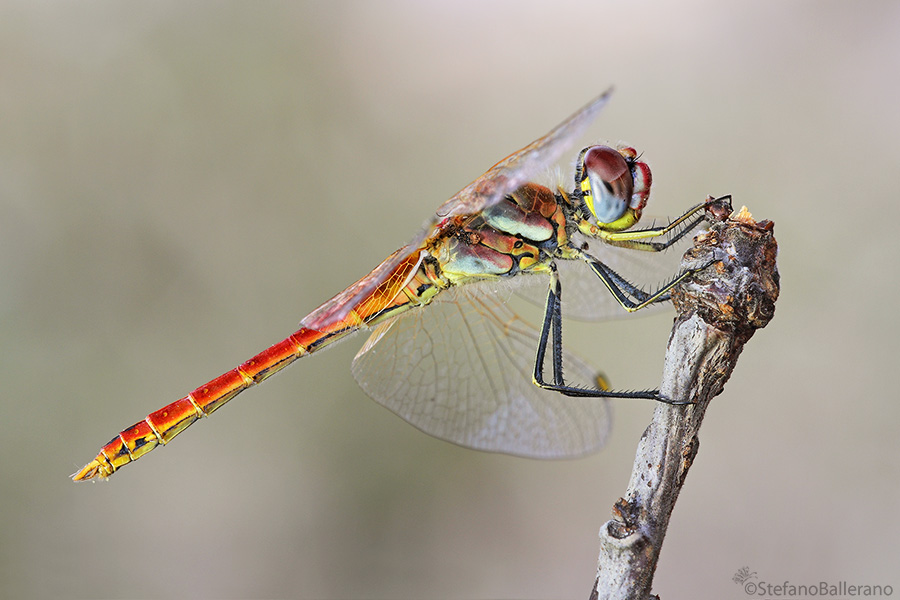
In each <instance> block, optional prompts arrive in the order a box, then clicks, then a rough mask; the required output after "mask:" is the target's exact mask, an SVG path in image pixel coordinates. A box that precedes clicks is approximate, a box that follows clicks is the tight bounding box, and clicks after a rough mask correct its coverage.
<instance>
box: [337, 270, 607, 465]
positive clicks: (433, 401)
mask: <svg viewBox="0 0 900 600" xmlns="http://www.w3.org/2000/svg"><path fill="white" fill-rule="evenodd" d="M545 285H546V282H545ZM503 299H504V298H503V295H502V294H498V293H497V292H496V291H495V290H493V289H491V288H481V287H475V288H474V289H472V290H466V289H462V290H457V289H454V290H448V291H446V292H443V293H442V294H441V295H440V296H438V298H436V299H435V301H433V302H432V303H431V304H430V305H429V306H427V307H425V308H424V309H423V310H413V311H410V312H408V313H406V314H404V315H401V316H399V317H397V318H396V319H394V320H393V321H389V322H386V323H384V324H382V325H381V326H379V327H378V328H376V329H375V331H374V332H373V333H372V335H371V337H370V338H369V339H368V341H367V342H366V344H365V345H364V346H363V348H362V349H361V350H360V351H359V353H358V354H357V355H356V358H355V359H354V361H353V368H352V370H353V376H354V377H355V378H356V380H357V382H359V385H360V386H361V387H362V388H363V390H365V392H366V393H367V394H369V396H371V397H372V398H374V399H375V400H376V401H377V402H378V403H380V404H382V405H383V406H385V407H386V408H388V409H390V410H391V411H393V412H394V413H396V414H397V415H399V416H400V417H402V418H404V419H405V420H406V421H408V422H409V423H410V424H412V425H414V426H415V427H417V428H419V429H421V430H422V431H424V432H426V433H428V434H430V435H433V436H435V437H437V438H441V439H443V440H447V441H450V442H454V443H456V444H460V445H461V446H466V447H469V448H475V449H478V450H486V451H491V452H504V453H507V454H514V455H518V456H526V457H533V458H565V457H574V456H580V455H584V454H588V453H590V452H594V451H596V450H598V449H600V447H601V446H603V444H604V442H605V441H606V437H607V434H608V432H609V425H610V414H609V406H608V403H607V401H606V400H604V399H601V398H570V397H567V396H563V395H561V394H557V393H554V392H548V391H546V390H542V389H540V388H538V387H537V386H535V385H534V384H533V383H532V370H533V365H534V357H535V352H536V349H537V344H538V338H539V332H538V330H537V329H535V328H534V327H532V326H531V325H529V324H528V323H526V322H524V321H523V320H522V319H521V318H520V317H519V316H517V315H516V314H515V313H513V312H512V311H511V310H510V309H509V308H507V307H506V306H505V305H504V304H503V303H502V301H503ZM564 360H565V363H564V364H565V365H566V378H567V379H570V380H572V381H573V382H576V383H580V384H581V385H587V384H588V383H589V382H590V381H592V380H593V379H594V377H595V376H596V371H595V370H593V369H591V368H590V367H589V366H588V365H587V364H585V363H584V362H583V361H581V360H580V359H578V358H576V357H575V356H573V355H571V354H568V353H567V354H566V356H565V359H564Z"/></svg>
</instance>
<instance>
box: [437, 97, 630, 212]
mask: <svg viewBox="0 0 900 600" xmlns="http://www.w3.org/2000/svg"><path fill="white" fill-rule="evenodd" d="M610 95H612V89H611V88H610V89H608V90H607V91H605V92H604V93H603V94H601V95H600V96H597V97H596V98H595V99H594V100H592V101H591V102H589V103H588V104H586V105H585V106H584V107H583V108H582V109H581V110H579V111H578V112H576V113H575V114H573V115H572V116H571V117H569V118H568V119H566V120H565V121H563V122H562V123H560V124H559V125H557V126H556V127H555V128H554V129H553V130H551V131H550V133H548V134H547V135H545V136H544V137H542V138H540V139H537V140H535V141H533V142H532V143H530V144H528V145H527V146H525V147H524V148H522V149H521V150H519V151H518V152H514V153H512V154H510V155H509V156H507V157H506V158H504V159H503V160H501V161H500V162H498V163H497V164H496V165H494V166H493V167H491V168H490V169H488V171H487V172H486V173H485V174H484V175H482V176H481V177H479V178H478V179H476V180H475V181H473V182H472V183H470V184H469V185H467V186H466V187H464V188H463V189H461V190H460V191H459V192H458V193H457V194H456V195H455V196H453V197H452V198H450V199H449V200H447V201H446V202H444V204H442V205H441V207H440V208H438V210H437V215H436V216H437V218H439V219H443V218H446V217H452V216H456V215H469V214H474V213H477V212H480V211H482V210H484V209H485V208H487V207H488V206H491V205H493V204H496V203H497V202H499V201H500V200H501V199H502V198H504V197H505V196H507V195H509V194H511V193H513V192H514V191H516V190H517V189H519V188H520V187H522V186H523V185H524V184H526V183H528V182H529V181H531V179H532V178H534V177H535V176H537V175H539V174H541V173H542V172H543V171H544V170H546V169H548V168H549V167H551V166H553V165H554V164H556V162H557V161H558V160H559V159H560V158H561V157H562V155H563V152H565V151H566V149H567V148H568V147H569V146H571V145H572V142H573V141H575V139H576V138H577V137H578V136H580V135H581V134H582V133H584V131H585V129H587V126H588V125H590V123H591V121H593V120H594V118H595V117H596V116H597V113H599V112H600V110H601V109H602V108H603V107H604V106H605V105H606V103H607V101H608V100H609V97H610Z"/></svg>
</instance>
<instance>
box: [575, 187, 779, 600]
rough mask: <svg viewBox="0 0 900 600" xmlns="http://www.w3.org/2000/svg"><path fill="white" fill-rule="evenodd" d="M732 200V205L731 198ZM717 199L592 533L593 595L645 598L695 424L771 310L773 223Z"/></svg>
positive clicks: (694, 446)
mask: <svg viewBox="0 0 900 600" xmlns="http://www.w3.org/2000/svg"><path fill="white" fill-rule="evenodd" d="M729 206H730V205H729ZM729 212H730V210H727V209H726V208H725V204H724V203H723V204H721V205H719V206H718V207H717V206H716V205H712V207H711V209H710V210H709V211H708V215H709V220H710V221H712V222H713V224H712V226H711V227H710V229H709V230H708V232H705V233H702V234H700V235H698V236H697V237H696V238H695V240H694V247H693V248H691V249H690V250H688V252H687V253H686V254H685V257H684V261H683V263H682V266H683V267H684V268H686V269H696V268H699V267H703V266H704V265H707V267H706V268H705V269H703V270H702V271H700V272H698V273H697V274H695V275H694V276H693V277H691V278H690V279H688V280H686V281H685V282H684V283H683V284H681V285H680V286H679V287H678V288H677V289H676V290H675V291H674V292H673V294H672V296H673V298H672V299H673V302H674V304H675V308H676V310H677V311H678V316H677V318H676V320H675V325H674V327H673V329H672V335H671V337H670V338H669V344H668V347H667V350H666V362H665V367H664V370H663V381H662V385H661V387H660V392H661V393H662V394H663V395H664V396H666V397H667V398H670V399H672V400H675V401H679V402H689V403H690V404H687V405H682V406H677V405H669V404H663V403H660V404H658V405H657V408H656V412H655V413H654V415H653V421H652V422H651V423H650V426H649V427H647V429H646V431H645V432H644V435H643V436H642V438H641V441H640V444H639V445H638V449H637V455H636V457H635V461H634V467H633V470H632V473H631V481H630V482H629V484H628V490H627V491H626V493H625V496H624V497H623V498H620V499H619V501H618V502H616V504H615V506H613V518H612V519H611V520H610V521H608V522H607V523H606V524H604V526H603V528H602V529H601V531H600V558H599V561H598V565H597V579H596V581H595V583H594V588H593V591H592V594H591V598H592V599H594V598H634V599H641V600H644V599H647V598H650V592H651V586H652V584H653V573H654V572H655V570H656V563H657V560H658V559H659V553H660V549H661V547H662V542H663V538H664V537H665V534H666V527H667V526H668V523H669V517H670V516H671V514H672V509H673V508H674V506H675V501H676V499H677V498H678V493H679V492H680V491H681V486H682V485H684V480H685V477H686V476H687V472H688V469H689V468H690V466H691V463H692V462H693V460H694V457H695V456H696V454H697V451H698V449H699V447H700V442H699V439H698V437H697V432H698V430H699V429H700V424H701V422H702V421H703V415H704V414H705V413H706V408H707V406H708V405H709V402H710V400H711V399H712V398H713V397H714V396H716V395H718V394H719V393H720V392H721V391H722V388H723V386H724V385H725V382H726V381H727V380H728V378H729V376H730V375H731V371H732V370H733V369H734V366H735V364H736V363H737V359H738V356H739V355H740V353H741V349H742V348H743V346H744V344H745V343H746V342H747V340H749V339H750V337H751V336H752V335H753V332H754V331H755V330H756V329H759V328H761V327H765V326H766V324H767V323H768V322H769V320H771V318H772V316H773V315H774V312H775V300H776V299H777V298H778V289H779V279H778V270H777V268H776V264H775V259H776V255H777V248H778V247H777V244H776V242H775V238H774V235H773V224H772V223H771V222H769V221H762V222H759V223H757V222H755V221H754V220H753V218H752V217H751V216H750V215H749V213H747V212H746V209H742V211H741V213H740V214H738V215H733V216H728V213H729Z"/></svg>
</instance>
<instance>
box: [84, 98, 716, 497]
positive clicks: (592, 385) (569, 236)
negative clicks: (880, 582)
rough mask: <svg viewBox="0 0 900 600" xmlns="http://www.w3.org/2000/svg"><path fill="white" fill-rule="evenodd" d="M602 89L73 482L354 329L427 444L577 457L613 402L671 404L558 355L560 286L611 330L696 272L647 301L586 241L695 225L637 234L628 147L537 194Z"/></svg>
mask: <svg viewBox="0 0 900 600" xmlns="http://www.w3.org/2000/svg"><path fill="white" fill-rule="evenodd" d="M611 92H612V90H611V89H610V90H607V91H606V92H605V93H603V94H601V95H600V96H598V97H597V98H595V99H594V100H592V101H591V102H589V103H588V104H587V105H585V106H584V107H583V108H581V109H580V110H578V111H577V112H576V113H575V114H573V115H572V116H570V117H569V118H568V119H566V120H565V121H563V122H562V123H561V124H559V125H558V126H557V127H555V128H554V129H552V130H551V131H550V132H549V133H548V134H546V135H545V136H543V137H541V138H539V139H538V140H536V141H534V142H532V143H531V144H529V145H527V146H525V147H524V148H522V149H521V150H519V151H517V152H514V153H513V154H511V155H509V156H508V157H507V158H505V159H503V160H501V161H500V162H498V163H497V164H495V165H494V166H493V167H491V168H490V169H489V170H488V171H487V172H486V173H485V174H484V175H482V176H481V177H479V178H478V179H476V180H475V181H473V182H472V183H470V184H469V185H467V186H466V187H464V188H463V189H462V190H460V191H459V192H458V193H457V194H456V195H454V196H453V197H452V198H450V199H449V200H447V201H446V202H444V203H443V204H442V205H441V206H440V207H439V208H438V209H437V212H436V213H435V214H434V215H433V216H432V217H431V218H430V219H429V220H428V221H427V222H426V223H425V225H424V226H423V228H422V229H421V230H420V231H419V232H418V234H417V235H416V236H415V237H414V238H413V239H412V240H411V241H410V242H409V243H408V244H406V245H404V246H403V247H402V248H400V249H399V250H397V251H396V252H394V253H393V254H391V255H390V256H389V257H388V258H387V259H385V260H384V261H383V262H382V263H381V264H379V265H378V266H377V267H375V269H374V270H372V271H371V272H370V273H369V274H367V275H366V276H364V277H363V278H362V279H360V280H359V281H357V282H356V283H354V284H352V285H351V286H349V287H348V288H347V289H345V290H344V291H342V292H340V293H339V294H337V295H336V296H334V297H333V298H332V299H330V300H328V301H327V302H325V303H324V304H322V305H321V306H319V307H318V308H316V309H315V310H313V311H312V312H311V313H310V314H309V315H307V316H306V317H305V318H304V319H303V320H302V321H301V322H300V328H299V329H298V330H297V331H295V332H294V333H292V334H291V335H289V336H288V337H287V338H285V339H284V340H282V341H280V342H278V343H276V344H275V345H273V346H271V347H269V348H267V349H266V350H263V351H262V352H260V353H259V354H257V355H256V356H253V357H252V358H250V359H249V360H247V361H245V362H243V363H241V364H240V365H238V366H237V367H235V368H233V369H231V370H230V371H228V372H226V373H224V374H223V375H221V376H219V377H216V378H215V379H213V380H211V381H209V382H207V383H205V384H203V385H201V386H200V387H198V388H197V389H195V390H194V391H192V392H191V393H189V394H188V395H187V396H184V397H183V398H180V399H179V400H176V401H175V402H172V403H171V404H169V405H168V406H165V407H163V408H161V409H159V410H157V411H155V412H152V413H150V414H149V415H147V416H146V417H145V418H144V419H142V420H141V421H138V422H137V423H136V424H134V425H132V426H131V427H128V428H126V429H124V430H122V431H121V432H120V433H119V434H118V435H116V436H115V437H114V438H113V439H112V440H111V441H110V442H109V443H108V444H106V445H105V446H103V448H102V449H101V450H100V452H99V453H98V454H97V456H96V457H95V458H94V459H93V460H91V461H90V462H89V463H88V464H86V465H85V466H84V468H82V469H81V470H79V471H78V472H77V473H75V474H73V475H72V476H71V477H72V479H73V480H75V481H81V480H87V479H92V478H108V477H109V476H110V475H112V474H113V473H115V472H116V471H118V470H119V469H120V468H122V467H123V466H125V465H127V464H129V463H131V462H134V461H135V460H137V459H138V458H140V457H142V456H144V455H145V454H147V453H148V452H150V451H151V450H153V449H154V448H156V447H158V446H160V445H165V444H167V443H168V442H170V441H171V440H172V439H173V438H174V437H175V436H177V435H178V434H179V433H181V432H182V431H184V430H185V429H186V428H187V427H189V426H190V425H192V424H193V423H195V422H196V421H197V420H199V419H201V418H203V417H207V416H209V415H210V414H212V413H213V412H214V411H215V410H217V409H219V408H220V407H221V406H223V405H224V404H225V403H226V402H228V401H229V400H231V399H232V398H234V397H235V396H237V395H238V394H240V393H241V392H243V391H244V390H246V389H248V388H250V387H252V386H254V385H256V384H258V383H260V382H262V381H263V380H264V379H266V378H268V377H270V376H271V375H273V374H275V373H277V372H278V371H281V370H282V369H284V368H285V367H287V366H288V365H289V364H291V363H293V362H294V361H296V360H297V359H299V358H302V357H304V356H307V355H309V354H314V353H315V352H318V351H319V350H322V349H323V348H326V347H328V346H330V345H331V344H333V343H335V342H336V341H338V340H341V339H343V338H346V337H347V336H349V335H351V334H354V333H357V332H359V331H361V330H369V331H371V334H370V336H369V338H368V340H367V341H366V342H365V343H364V345H363V347H362V349H361V350H360V351H359V353H358V354H357V355H356V357H355V358H354V360H353V364H352V372H353V375H354V377H355V378H356V380H357V382H358V383H359V385H360V386H361V387H362V389H363V390H364V391H365V392H366V393H367V394H368V395H369V396H371V397H372V398H373V399H374V400H376V401H377V402H378V403H380V404H382V405H383V406H385V407H386V408H388V409H390V410H391V411H393V412H394V413H396V414H397V415H399V416H400V417H402V418H403V419H405V420H406V421H408V422H409V423H410V424H412V425H413V426H415V427H417V428H418V429H420V430H422V431H424V432H425V433H428V434H430V435H432V436H435V437H437V438H440V439H443V440H447V441H450V442H453V443H456V444H458V445H461V446H465V447H469V448H474V449H478V450H485V451H492V452H501V453H507V454H512V455H517V456H524V457H533V458H566V457H576V456H582V455H585V454H589V453H591V452H594V451H596V450H598V449H599V448H600V447H601V446H602V445H603V443H604V442H605V439H606V436H607V432H608V428H609V408H608V399H610V398H645V399H650V400H658V401H662V402H670V403H676V402H675V401H674V400H672V399H668V398H665V397H663V396H661V395H660V393H659V392H658V391H656V390H648V391H615V390H613V389H611V387H610V386H609V384H608V383H607V381H606V379H605V378H604V377H603V376H602V375H599V374H598V372H597V371H596V370H594V369H592V368H591V367H590V366H589V365H588V364H587V363H586V362H585V361H583V360H581V359H580V358H578V357H576V356H575V355H574V354H572V353H571V352H569V351H567V350H566V349H564V347H563V344H562V307H563V302H562V291H563V281H564V280H565V281H566V289H567V290H569V289H572V290H575V292H576V293H575V294H574V295H573V298H574V300H573V301H572V302H568V303H567V304H566V310H567V316H570V314H569V311H570V309H571V310H572V315H574V316H581V317H586V318H596V317H598V316H599V317H604V318H605V317H606V316H608V315H604V314H601V313H602V312H603V310H602V306H604V305H608V304H609V302H605V301H603V300H602V299H601V295H600V294H599V293H598V292H603V294H608V295H606V298H612V299H613V301H614V302H612V304H614V305H615V307H616V309H617V311H618V312H619V313H621V314H627V313H629V312H634V311H637V310H641V309H644V308H646V307H648V306H651V305H655V304H659V303H661V302H665V301H666V300H668V299H669V297H670V291H671V290H672V288H673V286H675V285H676V284H677V283H679V282H680V281H682V280H683V279H685V278H686V277H688V276H689V275H691V274H692V273H693V272H694V271H684V272H681V273H679V274H677V275H675V276H674V277H671V279H669V280H668V281H667V282H665V283H664V284H662V285H660V286H659V287H658V288H656V290H655V291H652V292H650V291H646V290H645V289H644V288H642V287H639V286H637V285H634V284H632V283H631V282H630V281H629V280H628V279H626V277H624V276H623V275H620V273H619V271H618V270H617V269H615V268H613V266H614V263H612V262H610V261H609V259H607V260H605V261H604V260H601V259H600V258H598V257H596V256H595V255H594V254H593V253H592V252H591V246H590V245H589V243H594V242H597V243H598V244H599V246H598V248H599V249H600V250H604V252H605V251H606V250H607V249H610V250H611V249H613V248H615V252H619V253H621V252H629V251H635V252H638V253H646V252H661V251H663V250H665V249H666V248H668V247H669V246H671V245H672V244H674V243H675V242H677V241H678V240H679V239H681V238H683V237H684V236H685V235H686V234H687V233H688V232H690V231H691V230H693V229H694V228H695V227H697V226H698V225H699V224H700V222H701V221H703V219H704V208H705V207H707V205H708V202H709V201H707V203H700V204H697V205H695V206H693V207H691V208H690V209H689V210H687V211H686V212H685V213H684V214H682V215H681V216H680V217H678V218H677V219H674V220H671V221H669V222H668V223H667V224H666V225H664V226H652V227H647V228H642V229H639V228H635V226H636V225H637V224H638V222H639V221H640V219H641V215H642V211H643V209H644V207H645V205H646V204H647V200H648V198H649V194H650V185H651V181H652V177H651V173H650V168H649V166H648V165H647V163H646V162H644V161H643V160H641V157H640V155H639V154H638V153H637V151H636V150H635V149H634V148H632V147H630V146H624V145H620V146H618V147H615V148H614V147H611V146H605V145H593V146H589V147H587V148H584V149H583V150H582V151H581V152H580V154H579V155H578V159H577V161H576V165H575V181H574V186H573V187H572V188H571V189H567V188H565V187H564V186H562V185H560V186H558V188H557V189H555V190H554V189H550V188H549V187H546V186H544V185H541V184H537V183H534V182H533V181H532V180H533V179H534V178H535V177H536V176H538V175H540V174H541V173H542V172H546V171H547V170H548V168H550V167H551V166H553V165H554V164H556V163H557V161H559V160H560V159H561V157H562V155H563V153H564V152H565V151H566V150H567V148H568V147H569V146H570V145H571V144H572V143H573V141H574V140H575V138H577V137H579V136H580V135H582V134H583V133H584V132H585V130H586V128H587V127H588V125H589V124H590V123H591V122H592V121H593V120H594V118H595V117H596V116H597V114H598V113H599V112H600V110H601V109H602V108H603V107H604V106H605V105H606V104H607V101H608V100H609V98H610V95H611ZM573 266H577V267H578V269H577V270H576V269H573V268H570V267H573ZM573 273H574V275H573ZM587 280H590V281H592V282H599V283H600V284H601V285H599V286H594V287H592V286H591V285H586V284H585V282H586V281H587ZM517 282H519V283H526V284H528V285H525V286H523V288H525V289H537V290H538V292H537V294H538V296H539V297H540V300H541V301H542V303H543V304H544V311H543V323H542V326H541V327H540V329H538V328H537V327H535V326H533V325H531V324H530V323H529V322H528V321H527V320H526V319H523V318H522V317H520V316H519V315H518V314H517V312H515V311H514V310H513V309H511V308H510V307H509V303H508V302H507V300H508V298H509V293H510V291H509V290H511V289H515V286H514V285H513V284H515V283H517ZM535 286H536V287H535ZM604 288H605V289H604ZM579 290H581V291H579ZM585 290H587V291H585ZM567 297H568V296H567ZM623 309H624V310H623ZM564 369H565V370H564ZM564 372H565V374H566V376H564ZM573 375H574V377H575V379H577V380H578V381H577V382H574V381H573V380H572V376H573ZM585 382H586V383H585Z"/></svg>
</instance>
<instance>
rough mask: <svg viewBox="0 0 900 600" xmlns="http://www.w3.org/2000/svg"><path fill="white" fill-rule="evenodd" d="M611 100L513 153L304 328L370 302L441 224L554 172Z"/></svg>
mask: <svg viewBox="0 0 900 600" xmlns="http://www.w3.org/2000/svg"><path fill="white" fill-rule="evenodd" d="M611 95H612V89H611V88H610V89H608V90H606V91H605V92H604V93H603V94H601V95H600V96H598V97H596V98H594V99H593V100H592V101H590V102H589V103H587V104H586V105H585V106H583V107H582V108H581V109H580V110H579V111H578V112H576V113H575V114H573V115H572V116H570V117H569V118H568V119H566V120H565V121H563V122H562V123H560V124H559V125H557V126H556V127H555V128H553V129H552V130H551V131H550V132H549V133H548V134H547V135H545V136H543V137H541V138H539V139H537V140H535V141H533V142H532V143H530V144H528V145H527V146H525V147H524V148H522V149H521V150H518V151H517V152H513V153H512V154H510V155H509V156H507V157H506V158H504V159H503V160H501V161H500V162H498V163H497V164H495V165H494V166H493V167H491V168H490V169H488V170H487V172H486V173H485V174H484V175H482V176H481V177H479V178H478V179H476V180H475V181H473V182H472V183H470V184H469V185H467V186H466V187H464V188H463V189H461V190H460V191H459V192H457V193H456V194H455V195H454V196H453V197H452V198H450V199H449V200H447V201H446V202H444V203H443V204H442V205H441V206H440V208H438V210H437V213H436V214H435V215H434V216H433V217H431V218H430V219H428V221H426V222H425V224H424V226H423V227H422V229H421V230H420V231H419V233H418V234H417V235H416V237H414V238H413V239H412V240H410V242H409V243H408V244H407V245H406V246H404V247H403V248H401V249H400V250H398V251H397V252H395V253H394V254H392V255H391V256H389V257H388V258H387V259H386V260H385V261H384V262H382V263H381V264H380V265H378V266H377V267H375V269H374V270H373V271H372V272H371V273H370V274H369V275H368V276H366V277H364V278H362V279H360V280H359V281H357V282H356V283H354V284H353V285H351V286H350V287H348V288H347V289H346V290H344V291H342V292H341V293H339V294H338V295H337V296H335V297H334V298H332V299H331V300H329V301H328V302H326V303H325V304H323V305H322V306H320V307H319V308H317V309H316V310H315V311H313V313H311V314H310V315H308V316H307V317H306V318H305V319H304V320H303V324H304V325H305V326H307V327H311V328H313V329H321V328H323V327H326V326H328V325H331V324H333V323H336V322H338V321H341V320H342V319H344V318H346V316H347V315H348V314H349V313H350V311H351V310H352V309H353V307H354V306H355V305H356V303H358V302H359V301H360V300H361V299H362V298H365V297H366V296H368V295H369V294H370V293H371V292H372V290H374V289H375V288H376V287H378V285H379V284H380V283H381V282H382V281H383V280H384V279H385V278H386V277H388V276H390V274H391V273H392V272H393V270H394V268H396V266H397V265H398V264H400V261H402V260H403V258H404V257H405V256H406V255H408V254H409V253H410V252H414V251H415V250H417V249H418V248H419V247H420V246H421V245H422V243H423V242H424V241H425V240H426V239H427V238H428V237H430V236H431V235H432V234H433V233H434V232H435V230H436V228H437V225H438V223H439V220H440V219H444V218H446V217H452V216H456V215H469V214H474V213H477V212H480V211H482V210H484V209H485V208H487V207H488V206H491V205H493V204H496V203H497V202H499V201H500V200H501V199H502V198H504V197H505V196H507V195H509V194H511V193H513V192H514V191H516V190H517V189H519V188H520V187H522V186H523V185H524V184H526V183H528V182H529V181H530V180H531V179H532V178H533V177H535V176H536V175H539V174H540V173H542V172H543V171H544V170H546V169H547V168H549V167H551V166H553V165H554V164H555V163H556V162H557V161H558V160H559V159H560V157H562V154H563V152H565V150H566V149H567V148H568V147H569V146H570V145H571V144H572V142H573V141H575V139H576V138H577V137H578V136H579V135H581V134H582V133H584V130H585V129H587V126H588V125H590V123H591V121H593V120H594V118H595V117H596V116H597V113H599V112H600V110H601V109H602V108H603V107H604V106H605V105H606V103H607V101H608V100H609V97H610V96H611Z"/></svg>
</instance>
